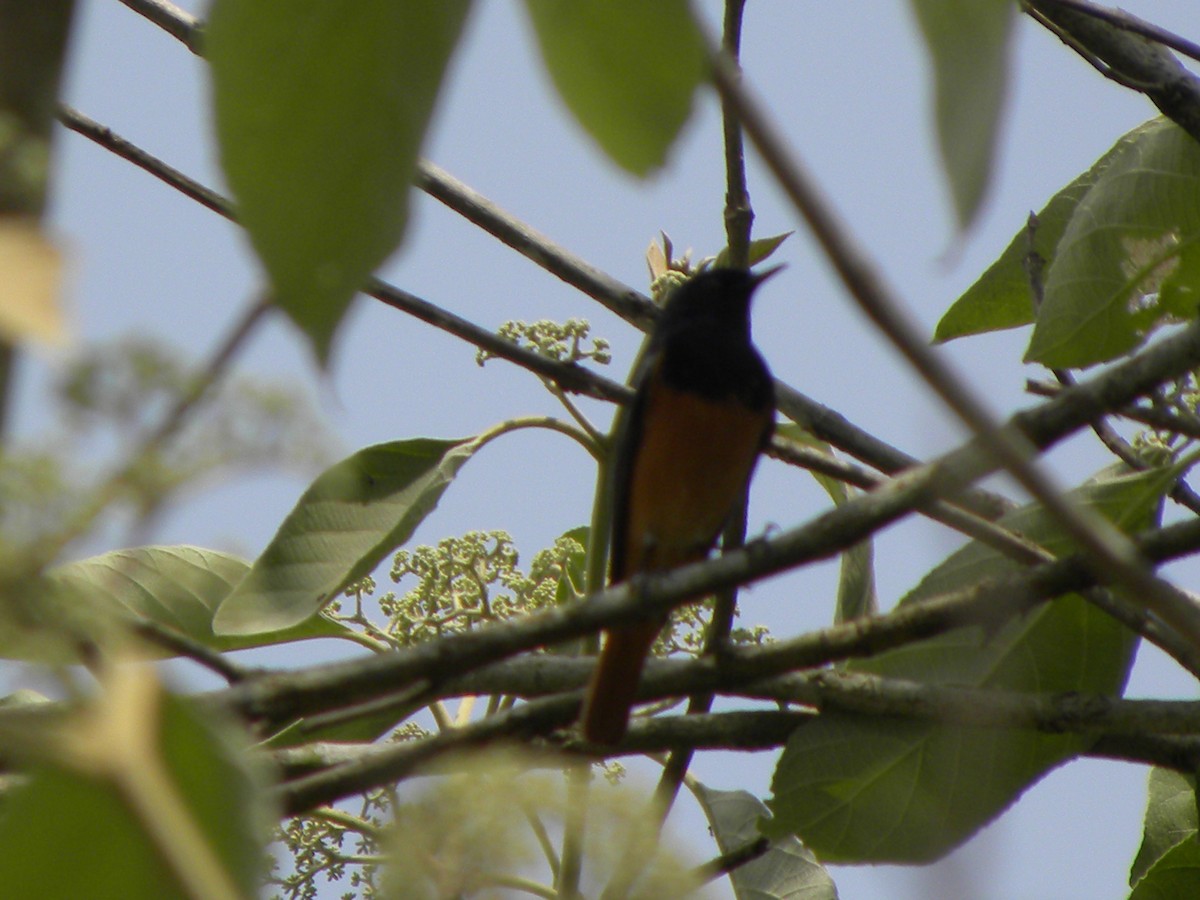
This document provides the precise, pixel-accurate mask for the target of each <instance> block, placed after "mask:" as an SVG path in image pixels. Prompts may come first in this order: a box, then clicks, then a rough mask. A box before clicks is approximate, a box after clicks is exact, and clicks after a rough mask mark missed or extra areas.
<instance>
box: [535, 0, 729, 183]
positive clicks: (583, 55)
mask: <svg viewBox="0 0 1200 900" xmlns="http://www.w3.org/2000/svg"><path fill="white" fill-rule="evenodd" d="M525 8H526V9H527V10H528V11H529V19H530V22H531V23H532V24H533V29H534V33H535V34H536V36H537V42H538V48H539V49H540V50H541V53H542V60H543V61H544V62H545V64H546V69H547V71H548V72H549V74H550V78H551V79H552V80H553V82H554V86H555V87H556V88H557V89H558V93H559V96H561V97H562V99H563V102H564V103H565V104H566V105H567V108H568V109H569V110H570V111H571V113H572V114H573V115H574V116H575V118H576V120H578V122H579V124H580V125H582V126H583V128H584V130H586V131H587V133H588V134H590V135H591V136H592V138H593V139H595V141H596V143H598V144H599V145H600V147H601V149H602V150H603V151H604V152H605V153H606V154H607V155H608V157H609V158H610V159H611V160H612V161H613V162H615V163H616V164H617V165H619V166H620V167H621V168H623V169H625V170H627V171H629V172H632V173H633V174H635V175H639V176H643V175H646V174H648V173H649V172H651V171H652V170H654V169H657V168H659V167H660V166H662V165H663V163H664V162H665V160H666V155H667V151H668V150H669V149H670V147H671V144H672V143H674V141H675V138H676V137H677V136H678V134H679V131H680V129H681V128H682V127H683V125H684V123H685V122H686V121H687V120H688V117H689V116H690V115H691V110H692V96H693V94H694V93H695V91H696V88H697V86H699V85H700V84H701V83H702V82H703V81H704V80H705V78H706V73H707V62H706V60H705V50H704V42H703V40H702V38H701V36H700V32H699V31H698V29H697V28H696V24H695V22H694V21H693V19H692V13H691V8H690V6H689V4H688V3H687V2H686V0H655V2H653V3H646V2H644V0H574V2H572V3H562V2H560V0H525Z"/></svg>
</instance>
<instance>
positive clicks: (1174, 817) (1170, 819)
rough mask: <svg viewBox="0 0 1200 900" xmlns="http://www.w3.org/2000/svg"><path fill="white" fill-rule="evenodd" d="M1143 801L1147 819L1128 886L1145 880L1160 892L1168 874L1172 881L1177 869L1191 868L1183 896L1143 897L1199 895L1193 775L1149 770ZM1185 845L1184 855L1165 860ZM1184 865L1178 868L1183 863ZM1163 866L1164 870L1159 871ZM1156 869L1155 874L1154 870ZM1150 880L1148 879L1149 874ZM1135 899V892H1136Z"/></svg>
mask: <svg viewBox="0 0 1200 900" xmlns="http://www.w3.org/2000/svg"><path fill="white" fill-rule="evenodd" d="M1147 794H1148V797H1147V801H1146V817H1145V821H1144V824H1143V832H1142V846H1141V847H1140V848H1139V849H1138V854H1137V858H1136V859H1135V860H1134V861H1133V866H1132V867H1131V868H1130V872H1129V883H1130V885H1133V886H1139V887H1140V884H1139V883H1140V882H1142V881H1143V880H1145V881H1146V882H1147V887H1149V885H1151V884H1153V885H1155V886H1156V887H1157V888H1158V889H1159V890H1161V889H1162V887H1163V882H1162V881H1161V880H1160V879H1162V878H1163V877H1164V876H1165V873H1166V872H1168V871H1170V872H1172V873H1173V874H1172V875H1171V876H1170V877H1172V878H1175V877H1179V875H1180V872H1179V870H1180V869H1182V868H1189V867H1190V868H1191V869H1192V870H1193V871H1192V873H1191V876H1190V878H1191V882H1190V883H1191V885H1192V888H1191V890H1190V891H1186V892H1184V893H1182V894H1165V893H1159V894H1154V893H1150V892H1149V890H1147V893H1146V894H1145V896H1150V897H1154V896H1164V897H1166V896H1185V895H1186V894H1194V893H1197V892H1200V843H1197V841H1196V828H1197V814H1196V776H1195V775H1184V774H1182V773H1181V772H1175V771H1173V770H1171V769H1162V768H1157V767H1156V768H1153V769H1151V770H1150V779H1149V786H1148V791H1147ZM1183 844H1186V845H1187V852H1185V853H1183V854H1181V855H1179V856H1176V857H1174V858H1173V859H1172V860H1168V859H1167V857H1168V855H1170V854H1171V851H1172V850H1174V849H1175V848H1177V847H1179V846H1180V845H1183ZM1185 862H1186V864H1187V865H1186V866H1183V865H1181V863H1185ZM1160 864H1162V865H1163V868H1162V869H1159V868H1158V867H1159V865H1160ZM1156 870H1157V871H1156ZM1152 872H1153V873H1155V874H1154V876H1153V877H1149V876H1150V874H1151V873H1152ZM1135 896H1136V893H1135Z"/></svg>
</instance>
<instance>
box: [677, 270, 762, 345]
mask: <svg viewBox="0 0 1200 900" xmlns="http://www.w3.org/2000/svg"><path fill="white" fill-rule="evenodd" d="M778 271H779V267H776V268H773V269H767V270H766V271H764V272H761V273H754V272H751V271H750V270H749V269H705V270H704V271H703V272H700V273H699V274H697V275H695V276H693V277H692V278H690V279H688V280H687V281H685V282H684V283H683V284H681V285H680V286H679V287H677V288H676V289H675V290H674V291H673V292H672V294H671V296H670V297H669V298H668V299H667V304H666V306H665V307H664V308H663V312H662V317H661V318H660V320H659V327H660V328H661V329H664V330H671V329H673V328H675V327H678V326H679V325H681V324H684V323H687V322H699V321H710V322H711V321H714V320H715V321H717V322H720V323H722V324H723V325H725V326H726V327H729V328H738V329H740V328H743V327H747V326H748V325H749V321H750V318H749V312H750V297H751V296H752V295H753V294H754V289H755V288H757V287H758V286H759V285H760V284H762V283H763V282H764V281H766V280H767V279H768V278H770V277H771V276H772V275H774V274H775V273H776V272H778Z"/></svg>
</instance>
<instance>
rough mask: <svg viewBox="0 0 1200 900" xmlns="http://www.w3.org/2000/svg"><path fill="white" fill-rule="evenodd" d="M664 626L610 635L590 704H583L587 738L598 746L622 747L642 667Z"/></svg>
mask: <svg viewBox="0 0 1200 900" xmlns="http://www.w3.org/2000/svg"><path fill="white" fill-rule="evenodd" d="M661 630H662V623H660V622H651V623H649V624H646V625H635V626H633V627H632V628H621V629H617V630H615V631H610V632H608V635H607V636H606V637H605V639H604V650H603V651H602V652H601V653H600V661H599V663H597V665H596V672H595V674H594V675H592V684H591V687H590V688H589V689H588V696H587V700H585V701H584V704H583V717H582V718H583V736H584V737H585V738H587V739H588V740H589V741H592V742H594V743H597V744H609V745H613V744H619V743H621V739H622V738H623V737H625V729H626V727H627V726H628V725H629V710H630V709H631V708H632V707H633V698H634V695H635V694H637V688H638V681H639V680H640V678H641V675H642V666H644V665H645V663H646V656H647V655H648V654H649V653H650V647H651V646H652V645H653V644H654V639H655V638H656V637H658V633H659V631H661Z"/></svg>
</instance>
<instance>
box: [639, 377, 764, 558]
mask: <svg viewBox="0 0 1200 900" xmlns="http://www.w3.org/2000/svg"><path fill="white" fill-rule="evenodd" d="M642 415H643V419H642V422H643V428H642V431H641V435H640V438H641V439H640V442H639V446H638V450H637V456H636V458H635V460H634V464H633V469H632V471H631V472H630V479H631V481H630V485H629V494H628V496H629V510H628V520H627V521H628V530H627V532H626V547H625V559H626V563H627V569H628V571H629V572H637V571H647V570H651V569H665V568H670V567H672V566H676V565H680V564H681V563H685V562H691V561H695V560H698V559H702V558H703V557H704V556H705V555H706V554H707V553H708V551H709V549H710V548H711V547H712V545H713V543H714V542H715V541H716V538H717V535H718V534H719V533H720V530H721V527H722V526H723V525H724V524H725V521H726V520H727V519H728V518H729V515H730V514H731V512H732V511H733V509H734V507H735V506H736V504H737V502H738V500H739V499H740V497H741V495H742V492H743V491H744V490H745V485H746V482H747V480H748V479H749V477H750V473H751V471H752V470H753V468H754V463H755V460H756V459H757V457H758V452H759V450H760V449H761V446H762V441H763V433H764V431H765V430H766V428H767V425H768V424H769V418H768V417H767V414H766V413H765V412H764V411H762V410H760V411H757V412H755V411H752V410H749V409H747V408H745V407H744V406H741V405H740V404H738V403H735V402H718V401H714V400H713V399H711V398H705V397H702V396H700V395H698V394H693V393H689V392H687V391H677V390H673V389H671V388H669V387H664V386H663V385H662V384H661V383H660V384H657V385H656V386H655V387H654V388H653V389H652V391H651V393H650V394H649V395H648V396H647V397H646V398H645V406H644V408H643V410H642Z"/></svg>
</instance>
